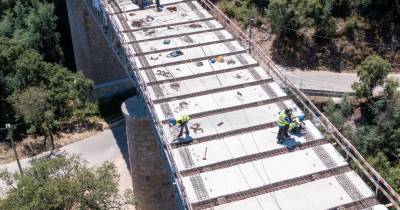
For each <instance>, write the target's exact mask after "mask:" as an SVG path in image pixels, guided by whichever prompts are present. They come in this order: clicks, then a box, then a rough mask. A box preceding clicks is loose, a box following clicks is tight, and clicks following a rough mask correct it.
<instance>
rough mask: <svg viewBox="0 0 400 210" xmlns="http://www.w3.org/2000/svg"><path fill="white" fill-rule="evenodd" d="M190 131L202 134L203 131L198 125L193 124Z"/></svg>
mask: <svg viewBox="0 0 400 210" xmlns="http://www.w3.org/2000/svg"><path fill="white" fill-rule="evenodd" d="M190 129H192V130H193V132H194V133H198V132H201V133H204V129H203V128H201V127H200V123H194V124H193V125H192V126H190Z"/></svg>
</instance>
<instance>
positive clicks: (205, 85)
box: [149, 68, 286, 101]
mask: <svg viewBox="0 0 400 210" xmlns="http://www.w3.org/2000/svg"><path fill="white" fill-rule="evenodd" d="M255 74H256V75H257V77H255V76H254V75H255ZM268 79H271V77H270V76H269V75H268V74H267V73H265V71H264V70H263V69H261V68H254V69H251V71H249V70H248V69H245V70H238V71H234V72H228V73H223V74H214V75H209V76H204V77H199V78H194V79H187V80H183V81H177V82H169V83H163V84H160V85H154V86H150V87H149V91H150V96H151V98H152V99H153V100H156V99H160V98H168V97H177V96H181V95H186V94H191V93H196V92H202V91H207V90H214V89H217V88H223V87H231V86H235V85H240V84H246V83H253V82H257V81H265V80H268ZM268 83H269V82H268V81H265V84H268ZM159 88H161V89H162V93H163V94H162V96H161V95H160V94H159V93H158V92H159ZM254 88H256V87H254ZM259 88H261V87H259ZM270 89H271V91H273V89H272V88H270ZM259 90H260V91H261V93H263V92H265V91H263V90H262V88H261V89H259ZM238 91H239V90H238ZM236 93H237V92H235V94H236ZM241 94H242V97H240V100H241V101H246V98H248V97H251V96H250V95H247V94H246V93H241ZM279 95H280V96H281V95H286V94H284V93H283V92H280V93H279ZM236 96H238V95H237V94H236Z"/></svg>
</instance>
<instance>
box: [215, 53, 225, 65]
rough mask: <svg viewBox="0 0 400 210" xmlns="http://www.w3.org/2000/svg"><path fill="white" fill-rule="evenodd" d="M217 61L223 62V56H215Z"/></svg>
mask: <svg viewBox="0 0 400 210" xmlns="http://www.w3.org/2000/svg"><path fill="white" fill-rule="evenodd" d="M217 61H218V63H223V62H225V59H224V56H222V55H220V56H218V57H217Z"/></svg>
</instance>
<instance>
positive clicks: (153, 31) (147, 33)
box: [145, 29, 156, 36]
mask: <svg viewBox="0 0 400 210" xmlns="http://www.w3.org/2000/svg"><path fill="white" fill-rule="evenodd" d="M155 33H156V30H154V29H153V30H150V31H147V32H146V33H145V34H146V36H149V35H152V34H155Z"/></svg>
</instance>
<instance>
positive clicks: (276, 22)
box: [266, 0, 300, 33]
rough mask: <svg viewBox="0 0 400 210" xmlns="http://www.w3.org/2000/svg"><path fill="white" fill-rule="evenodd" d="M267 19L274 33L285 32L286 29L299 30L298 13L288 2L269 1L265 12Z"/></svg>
mask: <svg viewBox="0 0 400 210" xmlns="http://www.w3.org/2000/svg"><path fill="white" fill-rule="evenodd" d="M266 13H267V18H268V20H269V21H270V23H271V26H272V30H273V31H274V32H275V33H281V32H283V31H286V30H287V29H285V27H286V28H290V29H295V30H297V29H299V28H300V17H299V11H296V7H295V4H294V3H292V1H290V0H271V1H270V3H269V7H268V10H267V12H266Z"/></svg>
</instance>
